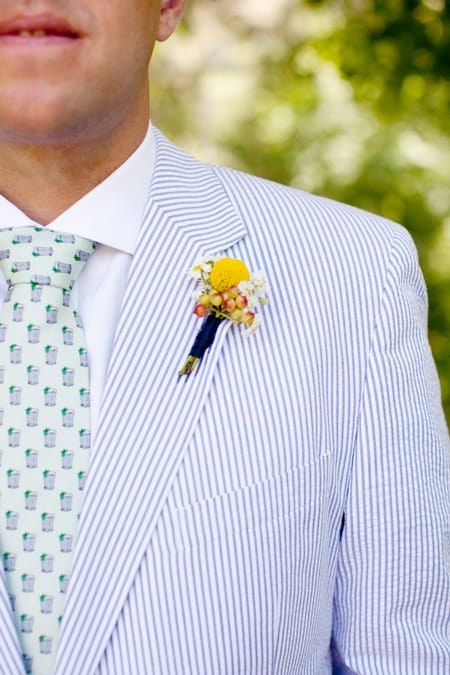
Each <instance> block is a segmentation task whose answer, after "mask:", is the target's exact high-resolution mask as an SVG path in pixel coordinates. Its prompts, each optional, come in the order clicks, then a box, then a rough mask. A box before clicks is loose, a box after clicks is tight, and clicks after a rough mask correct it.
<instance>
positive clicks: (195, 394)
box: [54, 136, 246, 675]
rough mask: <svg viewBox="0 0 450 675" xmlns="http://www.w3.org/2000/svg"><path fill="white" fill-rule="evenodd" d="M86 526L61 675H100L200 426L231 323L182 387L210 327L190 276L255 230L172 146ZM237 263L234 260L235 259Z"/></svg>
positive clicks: (113, 386) (95, 456)
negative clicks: (199, 313)
mask: <svg viewBox="0 0 450 675" xmlns="http://www.w3.org/2000/svg"><path fill="white" fill-rule="evenodd" d="M157 145H158V152H157V162H156V167H155V173H154V176H153V180H152V191H151V196H150V201H149V208H148V212H147V214H146V217H145V221H144V223H143V227H142V230H141V236H140V241H139V244H138V248H137V251H136V255H135V257H134V260H133V264H132V266H131V271H130V277H129V281H128V288H127V292H126V296H125V300H124V304H123V307H122V312H121V318H120V321H119V326H118V330H117V334H116V340H115V345H114V349H113V354H112V357H111V365H110V372H109V374H108V380H107V384H106V389H105V396H104V400H103V404H102V413H101V418H100V422H99V429H98V433H97V438H96V442H95V447H94V448H93V450H92V460H91V466H90V468H89V476H88V481H87V486H86V494H85V496H84V501H83V507H82V513H81V517H80V524H79V532H78V542H77V546H76V549H75V555H74V563H73V570H72V574H71V583H70V586H69V592H68V596H67V599H66V605H65V609H64V619H63V622H62V627H61V634H60V639H59V644H58V654H57V660H56V664H55V671H54V672H55V674H56V675H63V674H64V675H70V674H71V673H73V674H74V675H75V674H76V675H84V674H85V673H86V674H89V675H91V673H93V672H95V669H96V667H97V665H98V663H99V661H100V659H101V656H102V653H103V651H104V649H105V647H106V645H107V642H108V640H109V637H110V635H111V632H112V631H113V629H114V625H115V623H116V621H117V618H118V615H119V613H120V611H121V609H122V607H123V604H124V602H125V600H126V597H127V594H128V592H129V589H130V586H131V585H132V583H133V579H134V577H135V575H136V572H137V570H138V568H139V565H140V562H141V560H142V557H143V555H144V553H145V550H146V548H147V547H148V545H149V542H150V538H151V536H152V533H153V531H154V528H155V525H156V523H157V521H158V518H159V515H160V512H161V509H162V507H163V505H164V502H165V500H166V498H167V495H168V492H169V490H170V488H171V485H172V483H173V480H174V478H175V476H176V473H177V470H178V467H179V466H180V463H181V462H182V460H183V456H184V452H185V450H186V448H187V446H188V442H189V439H190V436H191V434H192V433H193V431H194V429H195V425H196V423H197V420H198V418H199V415H200V414H201V411H202V408H203V405H204V402H205V399H206V397H207V395H208V391H209V387H210V385H211V382H212V379H213V377H214V369H215V365H216V363H217V360H218V358H219V354H220V350H221V347H222V345H223V343H224V340H225V338H226V333H227V331H228V329H229V326H230V324H229V322H224V323H223V324H221V325H220V326H219V330H218V333H217V336H216V340H215V341H214V344H213V346H212V347H211V348H210V350H209V352H208V355H207V356H205V358H204V360H203V362H202V363H201V365H200V367H199V368H198V371H197V372H196V373H194V374H192V375H191V376H189V377H188V378H186V377H182V378H180V377H179V376H178V370H179V368H180V367H181V366H182V364H183V362H184V360H185V359H186V357H187V355H188V353H189V349H190V347H191V344H192V341H193V339H194V337H195V334H196V332H197V330H198V328H199V322H198V319H196V317H194V316H193V315H192V308H193V302H192V298H191V292H192V288H193V287H192V283H191V280H190V279H189V278H188V276H187V274H186V271H187V270H188V269H189V267H191V266H192V264H193V262H195V260H196V259H197V258H198V256H199V255H203V254H205V253H207V252H220V251H222V250H224V249H227V248H228V247H230V246H232V244H233V243H235V242H237V241H239V240H240V239H241V238H242V237H243V236H244V235H245V233H246V231H245V227H244V226H243V224H242V223H241V221H240V220H239V218H238V217H237V215H236V213H235V212H234V210H233V208H232V206H231V204H230V203H229V200H228V198H227V196H226V195H225V193H224V191H223V189H222V187H221V185H220V184H219V183H218V181H217V179H216V177H215V175H214V172H213V170H212V169H210V168H209V167H205V166H203V165H201V164H198V163H197V162H195V160H192V159H190V158H188V157H187V156H185V155H184V154H183V153H181V152H180V151H178V150H176V149H174V148H173V147H172V146H170V144H168V142H167V141H165V140H164V139H163V138H162V137H160V136H158V138H157ZM228 252H229V251H228Z"/></svg>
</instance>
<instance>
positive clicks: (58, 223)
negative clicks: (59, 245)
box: [0, 125, 156, 254]
mask: <svg viewBox="0 0 450 675" xmlns="http://www.w3.org/2000/svg"><path fill="white" fill-rule="evenodd" d="M155 152H156V151H155V140H154V137H153V131H152V128H151V125H149V128H148V131H147V134H146V135H145V137H144V139H143V141H142V143H141V144H140V145H139V147H138V148H137V149H136V150H135V151H134V152H133V154H132V155H130V157H129V158H128V159H127V160H126V161H125V162H124V163H123V164H121V165H120V166H119V168H118V169H116V170H115V171H114V172H113V173H112V174H110V175H109V176H108V177H107V178H106V179H105V180H104V181H102V182H101V183H99V185H97V186H96V187H95V188H94V189H93V190H91V191H90V192H88V193H87V194H86V195H84V196H83V197H82V198H81V199H80V200H79V201H77V202H75V204H73V205H72V206H70V207H69V208H68V209H67V210H66V211H64V212H63V213H61V214H60V215H59V216H58V217H57V218H55V220H53V221H52V222H50V223H48V227H49V228H50V229H51V230H55V231H58V232H66V233H68V234H75V235H79V236H81V237H85V238H87V239H92V240H93V241H97V242H99V243H101V244H106V245H107V246H111V247H112V248H115V249H119V250H121V251H125V252H126V253H130V254H133V253H134V251H135V246H136V241H137V236H138V232H139V227H140V225H141V222H142V217H143V214H144V209H145V205H146V202H147V198H148V192H149V188H150V181H151V175H152V172H153V166H154V163H155ZM0 223H2V225H3V226H5V227H25V226H30V225H33V226H35V225H36V224H37V223H35V222H34V221H33V220H31V219H30V218H29V217H28V216H27V215H26V214H25V213H23V212H22V211H21V210H20V209H18V208H17V206H15V205H14V204H13V203H12V202H10V201H8V200H7V199H6V198H5V197H3V196H2V195H0Z"/></svg>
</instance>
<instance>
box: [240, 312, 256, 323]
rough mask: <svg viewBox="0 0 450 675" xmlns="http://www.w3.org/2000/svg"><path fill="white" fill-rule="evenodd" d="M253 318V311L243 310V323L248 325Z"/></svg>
mask: <svg viewBox="0 0 450 675" xmlns="http://www.w3.org/2000/svg"><path fill="white" fill-rule="evenodd" d="M254 318H255V313H254V312H244V313H243V315H242V321H244V323H246V324H248V325H249V326H251V325H252V323H253V319H254Z"/></svg>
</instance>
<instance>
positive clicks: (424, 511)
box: [0, 132, 450, 675]
mask: <svg viewBox="0 0 450 675" xmlns="http://www.w3.org/2000/svg"><path fill="white" fill-rule="evenodd" d="M155 133H156V141H157V158H156V166H155V170H154V175H153V179H152V184H151V190H150V194H149V198H148V206H147V209H146V214H145V218H144V220H143V223H142V228H141V231H140V238H139V242H138V246H137V251H136V254H135V256H134V259H133V263H132V266H131V270H130V273H129V279H128V286H127V292H126V296H125V299H124V302H123V307H122V310H121V316H120V321H119V325H118V328H117V334H116V336H115V342H114V348H113V354H112V358H111V364H110V368H109V373H108V379H107V384H106V390H105V395H104V400H103V404H102V412H101V419H100V422H99V429H98V433H97V437H96V441H95V446H94V447H93V449H92V458H91V465H90V469H89V476H88V481H87V485H86V488H85V493H84V497H83V500H84V501H83V507H82V512H81V517H80V523H79V532H78V541H77V546H76V550H75V555H74V562H73V569H72V574H71V582H70V586H69V590H68V594H67V597H66V601H65V610H64V617H63V622H62V626H61V634H60V639H59V644H58V649H57V658H56V663H55V668H54V673H55V675H238V674H239V675H325V674H329V673H342V674H344V673H358V674H360V675H369V674H370V675H372V674H377V675H380V674H383V675H409V674H411V675H412V674H414V675H440V674H442V675H444V674H448V673H449V672H450V642H449V634H448V620H449V608H450V590H449V558H450V555H449V538H450V534H449V532H450V527H449V524H448V515H449V442H448V432H447V428H446V424H445V421H444V417H443V413H442V409H441V404H440V393H439V385H438V381H437V377H436V372H435V368H434V364H433V361H432V358H431V355H430V350H429V347H428V343H427V338H426V330H427V326H426V293H425V290H424V285H423V280H422V276H421V273H420V271H419V268H418V266H417V258H416V252H415V249H414V246H413V244H412V242H411V239H410V237H409V235H408V234H407V233H406V231H405V230H403V229H402V228H401V227H399V226H398V225H395V224H393V223H391V222H389V221H386V220H383V219H381V218H379V217H376V216H374V215H371V214H369V213H365V212H362V211H360V210H357V209H355V208H351V207H348V206H344V205H342V204H337V203H335V202H332V201H329V200H326V199H322V198H318V197H315V196H311V195H309V194H304V193H302V192H299V191H295V190H293V189H290V188H286V187H282V186H280V185H276V184H273V183H270V182H267V181H263V180H261V179H257V178H254V177H251V176H248V175H243V174H241V173H238V172H236V171H232V170H227V169H221V168H217V167H214V166H209V165H204V164H201V163H199V162H197V161H196V160H194V159H193V158H191V157H189V156H188V155H186V154H185V153H184V152H182V151H181V150H179V149H177V148H175V147H174V146H173V145H171V144H170V143H169V142H168V141H167V140H166V139H165V138H164V137H163V136H162V135H161V134H160V133H159V132H155ZM124 226H126V224H124ZM205 253H219V254H223V255H227V256H232V257H237V258H241V259H243V260H244V261H245V262H246V264H247V265H248V267H249V268H250V269H251V270H258V269H262V270H263V271H264V272H265V274H266V276H267V278H268V280H269V283H270V286H271V296H270V303H269V305H267V306H266V307H265V308H264V321H263V324H262V326H261V328H260V329H259V331H258V333H256V334H255V335H254V336H252V337H250V338H243V337H242V336H241V333H240V330H239V328H238V327H236V326H233V325H231V324H229V323H228V324H227V323H226V322H223V323H222V324H221V325H220V327H219V331H218V334H217V337H216V340H215V342H214V344H213V346H212V347H211V348H210V350H209V351H208V353H207V355H206V356H205V358H204V359H203V361H202V363H201V365H200V366H199V368H198V369H197V371H196V372H195V373H194V374H193V375H191V376H189V377H187V378H186V377H185V378H183V377H182V378H180V377H178V375H177V372H178V370H179V368H180V366H181V365H182V364H183V362H184V360H185V358H186V356H187V354H188V352H189V348H190V347H191V344H192V342H193V339H194V337H195V335H196V333H197V331H198V329H199V319H197V317H195V316H194V315H193V313H192V309H193V300H192V297H191V293H192V281H191V280H190V279H189V277H188V275H187V274H186V270H187V269H188V268H189V267H191V266H192V264H193V263H194V262H195V261H196V259H197V258H198V257H199V256H200V255H203V254H205ZM1 574H2V577H1V578H0V674H1V675H19V674H21V675H23V673H24V670H23V665H22V661H21V654H20V648H19V644H18V640H17V636H16V633H15V629H14V626H13V619H12V615H11V610H10V604H9V599H8V593H7V590H6V587H5V584H4V575H3V571H2V572H1Z"/></svg>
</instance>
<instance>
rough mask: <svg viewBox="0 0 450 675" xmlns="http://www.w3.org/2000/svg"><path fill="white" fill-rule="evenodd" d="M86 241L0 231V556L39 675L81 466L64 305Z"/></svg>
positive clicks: (67, 557) (77, 366) (73, 331)
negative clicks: (0, 281) (0, 301)
mask: <svg viewBox="0 0 450 675" xmlns="http://www.w3.org/2000/svg"><path fill="white" fill-rule="evenodd" d="M94 248H95V243H93V242H91V241H89V240H87V239H82V238H81V237H75V236H73V235H69V234H63V233H58V232H53V231H50V230H47V229H45V228H39V227H36V228H32V227H27V228H20V229H15V230H13V229H10V230H3V231H0V269H1V270H2V272H3V273H4V275H5V278H6V279H7V282H8V294H7V298H6V300H5V303H4V305H3V309H2V311H1V313H0V517H1V521H0V550H1V554H2V557H3V566H4V570H5V576H6V580H7V585H8V590H9V593H10V597H11V603H12V608H13V612H14V616H15V619H16V624H17V629H18V632H19V636H20V639H21V645H22V649H23V653H24V662H25V668H26V671H27V672H29V673H31V672H32V673H33V674H36V675H37V674H38V675H49V674H50V673H51V670H52V665H53V661H54V656H55V651H56V641H57V636H58V633H59V624H60V621H61V617H62V610H63V604H64V594H65V592H66V590H67V584H68V582H69V572H70V565H71V559H72V550H73V547H74V537H75V534H76V528H77V521H78V515H79V511H80V505H81V495H82V489H83V483H84V480H85V475H86V469H87V464H88V460H89V447H90V432H89V374H88V368H87V365H88V364H87V353H86V347H85V339H84V332H83V330H82V328H81V324H80V321H79V317H78V315H77V313H76V311H74V309H73V307H72V303H71V290H72V288H73V284H74V282H75V279H76V277H77V276H78V274H79V273H80V271H81V269H82V267H83V265H84V264H85V262H86V260H87V259H88V258H89V256H90V255H91V253H92V251H93V249H94Z"/></svg>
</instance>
